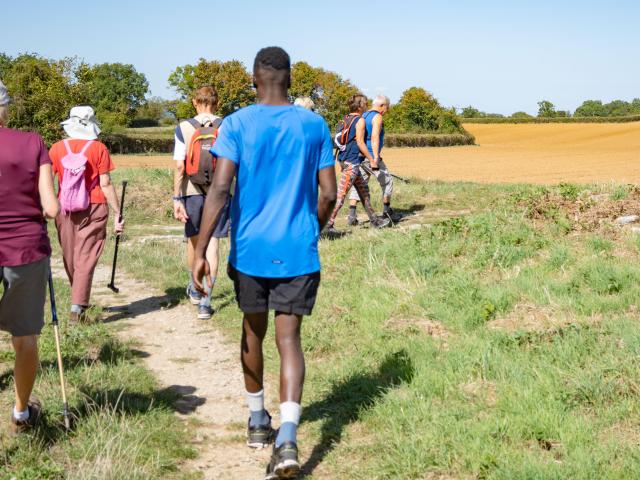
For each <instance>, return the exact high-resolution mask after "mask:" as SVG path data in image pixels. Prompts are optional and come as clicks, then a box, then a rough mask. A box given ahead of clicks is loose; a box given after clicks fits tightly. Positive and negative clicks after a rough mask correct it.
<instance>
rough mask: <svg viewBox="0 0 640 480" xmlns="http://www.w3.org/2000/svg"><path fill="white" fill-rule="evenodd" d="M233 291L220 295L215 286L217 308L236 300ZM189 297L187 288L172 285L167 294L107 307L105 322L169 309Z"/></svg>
mask: <svg viewBox="0 0 640 480" xmlns="http://www.w3.org/2000/svg"><path fill="white" fill-rule="evenodd" d="M234 298H235V297H234V295H233V291H231V290H224V291H222V292H221V294H220V295H217V292H216V289H215V288H214V295H213V306H214V308H215V309H216V310H222V309H223V308H225V307H228V306H229V305H231V304H232V303H233V301H234ZM186 299H187V293H186V289H184V288H182V287H170V288H168V289H167V290H165V294H164V295H161V296H157V295H156V296H153V297H149V298H144V299H142V300H137V301H135V302H131V303H130V304H128V305H122V306H117V307H106V308H105V309H104V310H103V312H104V315H103V318H102V322H103V323H112V322H117V321H119V320H130V319H132V318H136V317H138V316H140V315H145V314H147V313H152V312H156V311H159V310H167V309H171V308H175V307H176V306H178V305H179V304H180V303H181V302H182V301H183V300H186ZM219 299H222V303H221V304H220V305H216V303H215V302H216V300H219Z"/></svg>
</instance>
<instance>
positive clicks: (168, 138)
mask: <svg viewBox="0 0 640 480" xmlns="http://www.w3.org/2000/svg"><path fill="white" fill-rule="evenodd" d="M100 140H101V141H102V142H103V143H104V144H105V145H106V146H107V147H108V148H109V151H110V152H111V153H112V154H118V155H133V154H140V153H156V154H161V155H162V154H170V153H171V152H173V141H174V140H173V135H171V133H163V134H162V136H158V135H157V134H153V133H149V134H134V135H131V134H122V133H114V134H109V135H102V136H101V137H100ZM474 143H475V138H474V137H473V135H471V134H468V133H452V134H445V133H389V134H387V135H386V136H385V139H384V144H385V147H453V146H458V145H473V144H474Z"/></svg>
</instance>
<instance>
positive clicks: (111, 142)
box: [100, 133, 173, 155]
mask: <svg viewBox="0 0 640 480" xmlns="http://www.w3.org/2000/svg"><path fill="white" fill-rule="evenodd" d="M100 141H101V142H102V143H104V144H105V145H106V146H107V148H108V149H109V151H110V152H111V153H112V154H118V155H131V154H136V153H158V154H169V153H171V152H172V151H173V137H166V138H164V137H155V136H130V135H124V134H120V133H113V134H109V135H101V136H100Z"/></svg>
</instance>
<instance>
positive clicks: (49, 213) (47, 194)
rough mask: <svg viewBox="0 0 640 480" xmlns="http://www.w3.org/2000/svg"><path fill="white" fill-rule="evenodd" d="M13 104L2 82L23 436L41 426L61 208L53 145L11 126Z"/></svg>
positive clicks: (2, 245)
mask: <svg viewBox="0 0 640 480" xmlns="http://www.w3.org/2000/svg"><path fill="white" fill-rule="evenodd" d="M8 104H9V96H8V95H7V89H6V88H5V86H4V84H3V83H2V82H1V81H0V199H2V208H1V209H0V281H1V282H2V284H3V286H4V292H3V294H2V298H0V329H1V330H5V331H7V332H9V333H10V334H11V336H12V339H11V341H12V343H13V348H14V350H15V352H16V360H15V367H14V381H15V392H16V401H15V406H14V407H13V415H12V416H11V428H12V431H13V432H14V433H20V432H22V431H24V430H26V429H28V428H30V427H33V426H35V425H36V423H37V422H38V419H39V417H40V413H41V405H40V402H39V401H38V399H37V398H36V397H33V396H32V395H31V391H32V390H33V384H34V382H35V378H36V372H37V369H38V335H40V331H41V330H42V327H43V326H44V303H45V298H46V286H47V278H48V276H49V257H50V255H51V245H50V244H49V237H48V236H47V228H46V224H45V217H48V218H55V216H56V215H57V214H58V211H59V209H60V207H59V204H58V199H57V198H56V195H55V192H54V190H53V176H52V173H51V160H50V159H49V154H48V153H47V147H46V146H45V145H44V142H43V141H42V138H41V137H40V136H39V135H38V134H36V133H29V132H20V131H17V130H11V129H9V128H6V125H7V105H8Z"/></svg>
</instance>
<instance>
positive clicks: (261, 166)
mask: <svg viewBox="0 0 640 480" xmlns="http://www.w3.org/2000/svg"><path fill="white" fill-rule="evenodd" d="M211 153H213V154H214V155H215V156H217V157H224V158H228V159H229V160H231V161H232V162H233V163H235V164H236V189H235V195H234V196H233V203H232V205H231V253H230V255H229V263H231V265H233V267H235V268H236V270H238V271H239V272H242V273H244V274H246V275H251V276H254V277H267V278H286V277H296V276H299V275H306V274H309V273H314V272H318V271H319V270H320V258H319V255H318V237H319V234H320V231H319V225H318V171H319V170H321V169H323V168H327V167H331V166H333V164H334V158H333V151H332V146H331V134H330V133H329V128H328V127H327V124H326V123H325V121H324V120H323V119H322V117H321V116H320V115H317V114H315V113H313V112H311V111H309V110H306V109H304V108H302V107H296V106H293V105H288V106H273V105H251V106H249V107H246V108H243V109H241V110H238V111H237V112H235V113H234V114H233V115H230V116H229V117H227V118H225V119H224V122H223V123H222V126H221V127H220V131H219V134H218V138H217V140H216V143H215V144H214V146H213V148H212V149H211Z"/></svg>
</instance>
